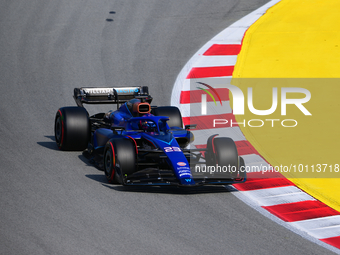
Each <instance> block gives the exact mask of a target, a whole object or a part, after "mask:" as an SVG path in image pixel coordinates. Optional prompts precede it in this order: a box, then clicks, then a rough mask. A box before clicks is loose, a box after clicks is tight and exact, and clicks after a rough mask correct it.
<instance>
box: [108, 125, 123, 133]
mask: <svg viewBox="0 0 340 255" xmlns="http://www.w3.org/2000/svg"><path fill="white" fill-rule="evenodd" d="M111 130H112V131H113V132H114V133H115V134H117V131H123V130H125V127H122V126H111Z"/></svg>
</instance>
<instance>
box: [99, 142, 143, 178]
mask: <svg viewBox="0 0 340 255" xmlns="http://www.w3.org/2000/svg"><path fill="white" fill-rule="evenodd" d="M103 159H104V173H105V176H106V179H107V180H108V182H109V183H121V184H125V179H126V177H127V176H129V175H130V174H132V173H134V172H135V171H136V163H137V154H136V146H135V144H134V142H133V141H132V140H131V139H129V138H125V137H116V138H112V139H111V140H109V141H108V142H107V143H106V145H105V150H104V158H103Z"/></svg>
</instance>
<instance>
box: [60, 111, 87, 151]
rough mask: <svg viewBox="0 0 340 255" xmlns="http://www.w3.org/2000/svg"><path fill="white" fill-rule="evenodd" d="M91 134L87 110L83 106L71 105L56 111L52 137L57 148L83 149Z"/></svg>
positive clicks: (66, 149)
mask: <svg viewBox="0 0 340 255" xmlns="http://www.w3.org/2000/svg"><path fill="white" fill-rule="evenodd" d="M90 136H91V126H90V119H89V115H88V112H87V111H86V109H85V108H82V107H77V106H74V107H73V106H71V107H63V108H60V109H59V110H58V111H57V114H56V116H55V121H54V137H55V141H56V143H57V145H58V147H59V149H61V150H64V151H83V150H85V149H86V148H87V146H88V143H89V141H90Z"/></svg>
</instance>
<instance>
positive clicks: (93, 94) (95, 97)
mask: <svg viewBox="0 0 340 255" xmlns="http://www.w3.org/2000/svg"><path fill="white" fill-rule="evenodd" d="M73 97H74V100H75V101H76V104H77V105H78V106H80V107H83V104H117V107H119V104H122V103H125V102H127V101H129V100H131V99H133V98H139V99H141V100H142V101H146V102H148V103H151V101H152V97H151V96H150V95H149V89H148V87H147V86H141V87H116V88H95V87H86V88H75V89H74V95H73Z"/></svg>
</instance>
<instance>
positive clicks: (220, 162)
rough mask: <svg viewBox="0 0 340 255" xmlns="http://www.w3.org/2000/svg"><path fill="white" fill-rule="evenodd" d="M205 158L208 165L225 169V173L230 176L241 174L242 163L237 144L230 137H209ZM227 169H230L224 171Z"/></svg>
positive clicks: (234, 176)
mask: <svg viewBox="0 0 340 255" xmlns="http://www.w3.org/2000/svg"><path fill="white" fill-rule="evenodd" d="M205 159H206V164H207V166H213V167H216V169H221V171H222V170H223V173H224V172H225V173H226V176H228V177H230V178H236V177H237V176H238V175H239V166H240V164H239V157H238V152H237V148H236V144H235V142H234V141H233V140H232V139H231V138H229V137H216V136H211V137H209V139H208V141H207V151H206V153H205ZM242 160H243V159H242ZM226 169H228V171H224V170H226Z"/></svg>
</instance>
